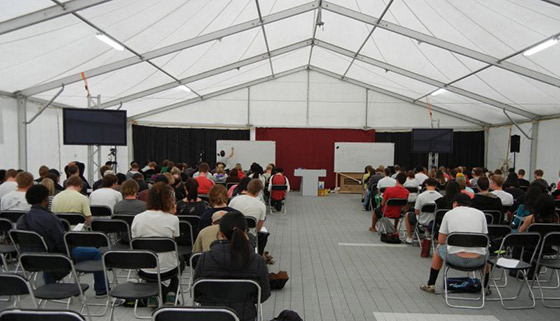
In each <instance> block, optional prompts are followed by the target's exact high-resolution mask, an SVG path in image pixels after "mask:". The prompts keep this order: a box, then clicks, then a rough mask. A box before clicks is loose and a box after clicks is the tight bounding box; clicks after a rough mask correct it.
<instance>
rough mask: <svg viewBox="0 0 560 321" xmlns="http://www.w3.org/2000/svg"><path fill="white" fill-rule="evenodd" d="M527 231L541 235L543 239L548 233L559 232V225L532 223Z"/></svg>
mask: <svg viewBox="0 0 560 321" xmlns="http://www.w3.org/2000/svg"><path fill="white" fill-rule="evenodd" d="M527 231H528V232H537V233H540V234H541V237H545V235H547V234H548V233H551V232H560V224H548V223H533V224H531V225H529V228H528V229H527Z"/></svg>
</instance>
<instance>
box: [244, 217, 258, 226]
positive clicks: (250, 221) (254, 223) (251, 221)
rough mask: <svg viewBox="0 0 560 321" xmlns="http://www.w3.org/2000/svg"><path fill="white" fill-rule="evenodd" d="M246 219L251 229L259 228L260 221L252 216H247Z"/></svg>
mask: <svg viewBox="0 0 560 321" xmlns="http://www.w3.org/2000/svg"><path fill="white" fill-rule="evenodd" d="M245 221H247V227H248V228H249V229H254V228H257V224H258V221H257V219H256V218H254V217H252V216H245Z"/></svg>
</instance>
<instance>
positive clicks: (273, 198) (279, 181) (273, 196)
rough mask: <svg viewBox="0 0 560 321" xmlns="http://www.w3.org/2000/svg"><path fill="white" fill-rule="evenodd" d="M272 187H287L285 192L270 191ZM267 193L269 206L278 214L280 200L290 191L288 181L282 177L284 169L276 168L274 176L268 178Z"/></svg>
mask: <svg viewBox="0 0 560 321" xmlns="http://www.w3.org/2000/svg"><path fill="white" fill-rule="evenodd" d="M273 185H287V188H286V190H285V191H278V190H272V186H273ZM268 191H269V192H270V206H272V207H274V209H276V210H277V211H278V212H280V211H281V210H282V200H284V199H285V198H286V194H287V193H288V192H289V191H290V181H288V178H287V177H286V176H284V169H282V168H280V167H277V168H276V174H274V175H273V176H271V178H270V183H269V184H268Z"/></svg>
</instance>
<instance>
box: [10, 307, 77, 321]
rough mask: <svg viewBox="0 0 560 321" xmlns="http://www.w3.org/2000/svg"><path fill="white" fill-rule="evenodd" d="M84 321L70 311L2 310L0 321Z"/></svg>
mask: <svg viewBox="0 0 560 321" xmlns="http://www.w3.org/2000/svg"><path fill="white" fill-rule="evenodd" d="M45 320H48V321H85V318H84V317H83V316H82V315H81V314H79V313H77V312H75V311H70V310H19V309H14V310H4V311H2V312H0V321H45Z"/></svg>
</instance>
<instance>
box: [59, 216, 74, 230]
mask: <svg viewBox="0 0 560 321" xmlns="http://www.w3.org/2000/svg"><path fill="white" fill-rule="evenodd" d="M60 221H61V222H62V228H64V232H70V230H71V229H72V225H70V222H68V221H67V220H65V219H63V218H61V219H60Z"/></svg>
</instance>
